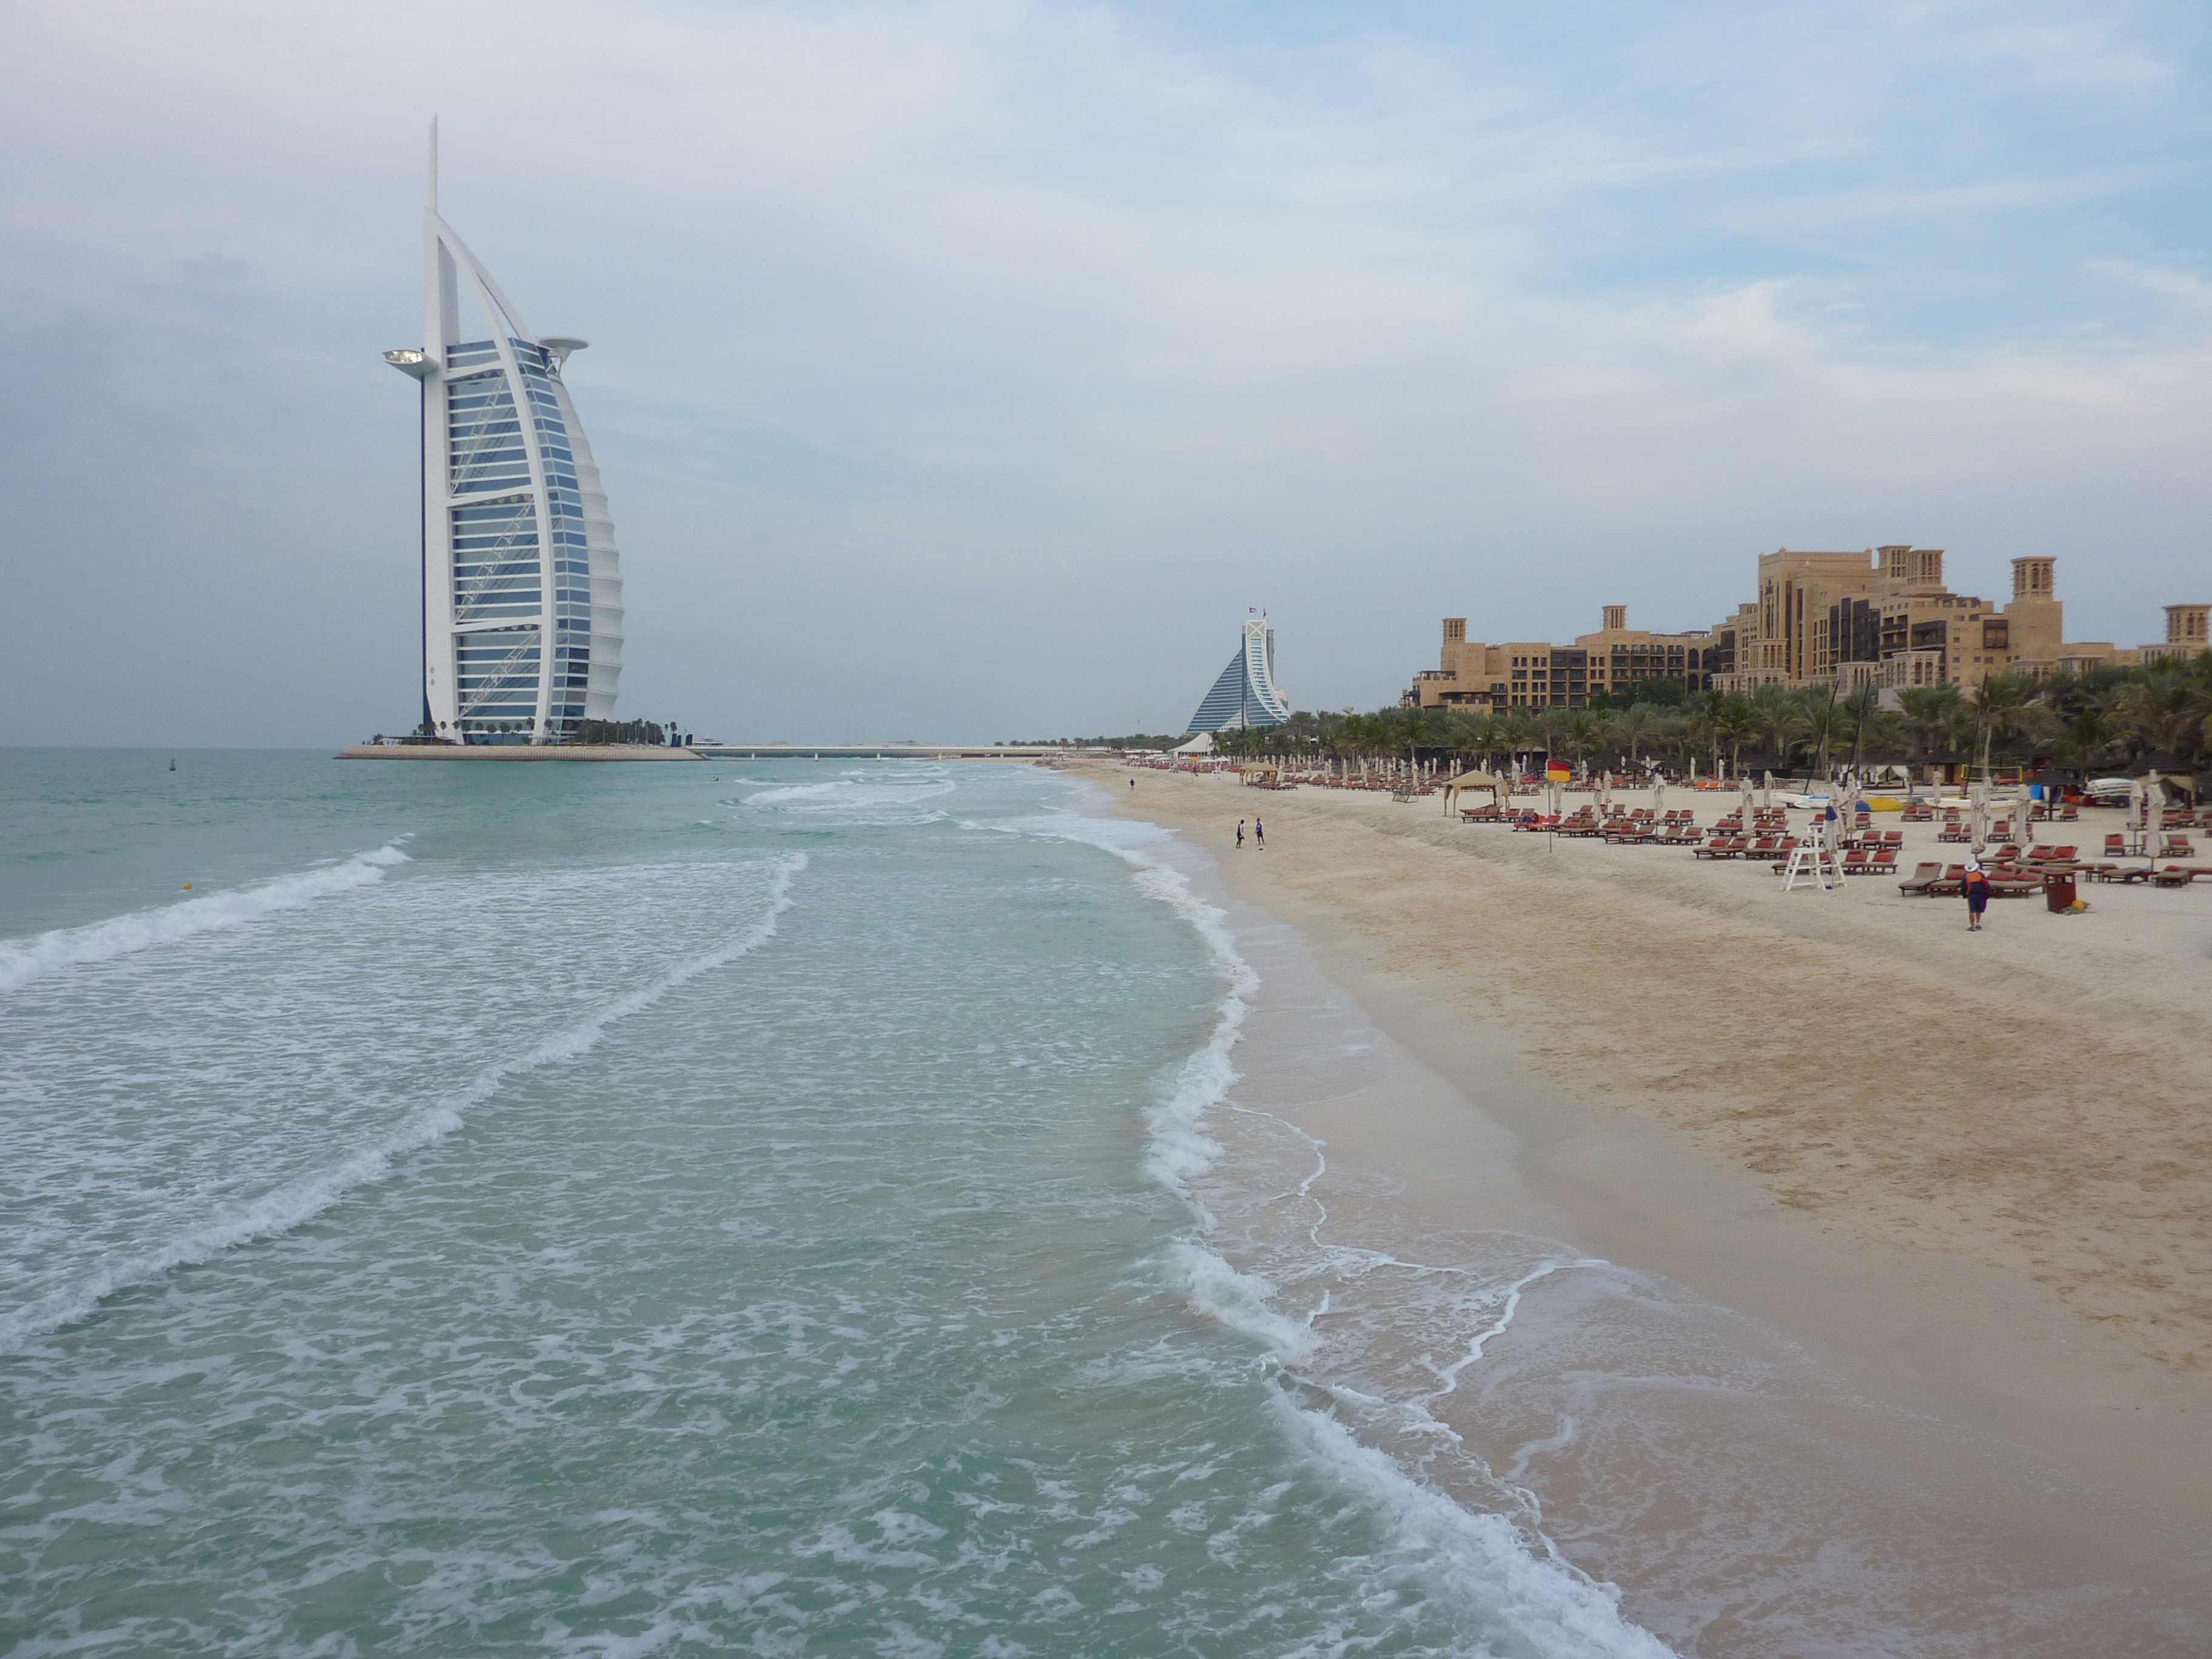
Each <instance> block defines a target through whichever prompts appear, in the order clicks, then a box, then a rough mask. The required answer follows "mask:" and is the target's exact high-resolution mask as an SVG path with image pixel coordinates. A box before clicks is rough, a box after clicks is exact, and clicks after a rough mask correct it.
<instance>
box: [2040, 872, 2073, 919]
mask: <svg viewBox="0 0 2212 1659" xmlns="http://www.w3.org/2000/svg"><path fill="white" fill-rule="evenodd" d="M2043 902H2044V904H2045V906H2046V907H2047V908H2049V909H2050V911H2051V915H2054V916H2055V915H2062V914H2063V913H2064V912H2065V911H2068V910H2071V909H2072V908H2074V872H2072V871H2071V870H2068V871H2063V872H2061V871H2057V870H2053V871H2051V872H2049V873H2048V874H2046V875H2045V877H2044V878H2043Z"/></svg>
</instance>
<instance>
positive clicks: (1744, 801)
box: [1735, 772, 1751, 829]
mask: <svg viewBox="0 0 2212 1659" xmlns="http://www.w3.org/2000/svg"><path fill="white" fill-rule="evenodd" d="M1735 783H1736V795H1737V800H1736V804H1735V810H1736V811H1739V812H1741V814H1742V815H1743V827H1744V828H1745V829H1750V828H1751V774H1749V773H1748V772H1739V773H1737V774H1736V780H1735Z"/></svg>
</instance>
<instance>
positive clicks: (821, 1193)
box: [0, 751, 1666, 1659]
mask: <svg viewBox="0 0 2212 1659" xmlns="http://www.w3.org/2000/svg"><path fill="white" fill-rule="evenodd" d="M0 825H4V826H5V828H6V831H7V833H6V836H5V838H4V841H3V842H0V1091H4V1093H0V1154H4V1155H3V1156H0V1228H4V1235H0V1236H4V1238H5V1243H6V1249H5V1250H4V1252H0V1647H4V1648H6V1649H7V1650H9V1651H10V1652H13V1653H16V1654H21V1655H46V1654H63V1653H99V1654H101V1655H125V1654H183V1653H212V1652H222V1653H225V1654H232V1655H275V1654H298V1655H331V1656H341V1655H351V1654H364V1655H366V1654H390V1653H426V1654H539V1653H544V1654H590V1655H606V1656H612V1655H643V1654H653V1653H665V1654H678V1653H708V1652H726V1651H735V1652H744V1653H752V1654H776V1655H802V1654H823V1655H828V1654H837V1655H844V1654H866V1655H876V1654H883V1655H901V1656H906V1655H911V1656H929V1655H939V1654H959V1655H969V1654H974V1655H1005V1656H1012V1655H1022V1654H1032V1655H1085V1656H1109V1655H1168V1654H1188V1655H1205V1656H1216V1655H1219V1656H1232V1655H1233V1656H1242V1655H1258V1654H1267V1655H1285V1656H1287V1655H1338V1654H1346V1655H1349V1654H1379V1655H1409V1656H1410V1655H1421V1654H1455V1655H1460V1654H1465V1655H1476V1654H1484V1655H1498V1656H1522V1655H1526V1656H1561V1659H1564V1656H1583V1655H1589V1656H1598V1655H1636V1656H1656V1655H1658V1654H1661V1653H1662V1652H1664V1651H1666V1650H1665V1648H1664V1647H1663V1646H1662V1644H1661V1643H1659V1642H1658V1641H1657V1640H1656V1638H1653V1637H1652V1636H1651V1635H1650V1634H1649V1633H1647V1632H1645V1631H1644V1629H1642V1628H1640V1627H1639V1626H1638V1625H1637V1624H1636V1623H1634V1622H1632V1620H1630V1619H1629V1618H1628V1617H1626V1616H1625V1615H1624V1614H1623V1613H1622V1612H1621V1611H1620V1607H1619V1606H1618V1605H1617V1601H1616V1598H1615V1595H1614V1594H1613V1592H1612V1591H1611V1590H1610V1589H1609V1588H1608V1587H1607V1585H1605V1584H1604V1583H1601V1582H1600V1581H1599V1580H1598V1579H1597V1578H1596V1577H1593V1576H1592V1575H1590V1574H1589V1573H1588V1572H1586V1571H1583V1570H1581V1569H1580V1568H1578V1567H1577V1565H1574V1564H1573V1563H1572V1561H1571V1559H1568V1557H1567V1556H1566V1555H1565V1554H1564V1553H1562V1552H1561V1551H1560V1550H1559V1548H1558V1547H1557V1544H1556V1541H1555V1540H1553V1538H1552V1537H1551V1536H1550V1535H1549V1534H1547V1530H1546V1520H1545V1516H1543V1514H1542V1512H1541V1505H1540V1504H1538V1503H1537V1501H1536V1498H1535V1496H1534V1492H1533V1491H1532V1488H1531V1486H1529V1485H1528V1482H1527V1481H1526V1480H1522V1479H1520V1478H1517V1477H1518V1474H1519V1472H1518V1471H1506V1472H1505V1473H1506V1474H1513V1475H1515V1476H1516V1478H1515V1479H1510V1480H1508V1479H1504V1478H1502V1477H1500V1478H1493V1477H1491V1476H1490V1475H1489V1474H1488V1472H1487V1469H1486V1468H1484V1467H1479V1465H1480V1460H1479V1459H1476V1458H1474V1457H1473V1455H1472V1454H1471V1453H1464V1452H1463V1451H1462V1450H1459V1449H1455V1445H1456V1443H1455V1439H1454V1437H1452V1436H1451V1435H1450V1434H1449V1433H1448V1432H1446V1431H1442V1430H1441V1428H1440V1426H1439V1425H1437V1422H1436V1421H1435V1419H1432V1418H1431V1417H1430V1416H1428V1415H1427V1413H1426V1412H1425V1407H1424V1401H1425V1400H1426V1399H1427V1398H1428V1397H1430V1396H1431V1395H1433V1394H1434V1393H1435V1392H1436V1391H1437V1389H1439V1388H1441V1387H1442V1386H1443V1384H1442V1383H1438V1382H1437V1379H1438V1378H1439V1377H1443V1378H1446V1379H1448V1380H1449V1383H1451V1384H1452V1385H1453V1386H1455V1387H1456V1386H1457V1385H1458V1383H1459V1382H1460V1379H1461V1376H1462V1373H1463V1372H1464V1370H1465V1369H1466V1368H1467V1367H1468V1366H1469V1365H1471V1364H1476V1363H1477V1362H1479V1361H1480V1358H1481V1357H1482V1354H1483V1352H1484V1349H1485V1346H1486V1343H1488V1342H1489V1341H1490V1340H1491V1339H1492V1338H1493V1337H1494V1336H1495V1335H1496V1334H1498V1332H1500V1331H1503V1330H1504V1329H1505V1328H1507V1327H1508V1326H1509V1325H1510V1323H1511V1322H1512V1320H1513V1318H1514V1316H1515V1312H1516V1308H1517V1307H1518V1306H1519V1304H1520V1299H1521V1297H1522V1294H1523V1291H1524V1290H1525V1289H1526V1288H1527V1287H1528V1285H1531V1284H1533V1283H1537V1282H1541V1281H1542V1280H1543V1279H1545V1278H1546V1276H1547V1275H1556V1274H1557V1273H1562V1272H1565V1271H1567V1270H1568V1267H1569V1266H1570V1265H1571V1261H1572V1259H1573V1258H1572V1253H1571V1252H1565V1251H1563V1250H1562V1249H1561V1247H1557V1246H1554V1245H1552V1244H1549V1243H1545V1242H1544V1241H1541V1240H1528V1239H1522V1238H1516V1239H1515V1240H1513V1241H1512V1242H1510V1244H1509V1245H1508V1246H1506V1247H1505V1248H1501V1249H1498V1250H1496V1251H1494V1252H1492V1253H1491V1255H1488V1256H1486V1258H1485V1259H1484V1260H1483V1261H1480V1262H1479V1263H1476V1264H1474V1265H1471V1266H1470V1265H1467V1264H1462V1265H1461V1266H1458V1267H1453V1268H1451V1269H1449V1273H1452V1274H1456V1275H1457V1277H1456V1278H1452V1279H1450V1280H1449V1290H1450V1296H1449V1310H1447V1311H1448V1313H1449V1321H1456V1322H1457V1323H1456V1324H1455V1325H1454V1326H1453V1327H1452V1329H1451V1330H1450V1332H1449V1334H1448V1338H1447V1340H1441V1341H1440V1342H1438V1343H1437V1344H1435V1345H1432V1346H1435V1347H1436V1352H1437V1354H1438V1355H1440V1356H1441V1358H1428V1357H1426V1350H1424V1351H1423V1353H1424V1358H1423V1363H1422V1364H1419V1365H1414V1366H1413V1367H1412V1369H1413V1370H1415V1371H1418V1372H1419V1383H1420V1386H1419V1387H1410V1388H1399V1387H1396V1386H1395V1384H1394V1383H1392V1381H1391V1378H1392V1377H1393V1376H1396V1375H1398V1374H1399V1372H1401V1371H1402V1370H1406V1369H1407V1368H1406V1367H1404V1366H1402V1365H1399V1364H1397V1363H1396V1362H1395V1360H1394V1359H1393V1358H1392V1357H1391V1356H1390V1355H1389V1352H1387V1346H1384V1347H1377V1348H1376V1349H1375V1350H1374V1351H1373V1352H1370V1353H1366V1355H1365V1358H1362V1354H1363V1352H1364V1351H1363V1350H1362V1349H1361V1346H1360V1338H1359V1337H1358V1328H1357V1326H1356V1324H1355V1325H1354V1326H1352V1327H1346V1328H1340V1329H1338V1330H1337V1331H1336V1333H1335V1334H1328V1332H1329V1331H1330V1329H1331V1327H1330V1325H1329V1319H1330V1316H1331V1315H1332V1312H1333V1311H1340V1310H1343V1309H1345V1308H1346V1307H1347V1306H1349V1305H1350V1300H1349V1298H1350V1297H1351V1296H1352V1288H1356V1282H1357V1281H1358V1279H1359V1278H1360V1276H1361V1275H1362V1273H1367V1272H1370V1271H1372V1272H1376V1273H1383V1272H1386V1271H1387V1272H1397V1271H1400V1269H1401V1267H1402V1264H1400V1267H1392V1266H1391V1264H1390V1263H1389V1261H1388V1260H1387V1258H1386V1257H1385V1256H1384V1255H1381V1254H1378V1253H1376V1252H1374V1251H1368V1252H1364V1253H1361V1252H1346V1251H1345V1250H1343V1249H1335V1248H1332V1249H1329V1250H1328V1251H1325V1252H1322V1255H1320V1256H1318V1257H1304V1258H1302V1257H1297V1255H1296V1254H1295V1252H1292V1253H1290V1254H1285V1250H1286V1249H1287V1246H1286V1245H1285V1240H1291V1241H1293V1242H1294V1241H1295V1239H1296V1238H1297V1237H1304V1238H1306V1239H1307V1240H1308V1241H1309V1243H1315V1245H1316V1249H1319V1245H1318V1243H1317V1242H1316V1241H1318V1238H1319V1235H1318V1233H1317V1232H1316V1231H1315V1228H1316V1222H1315V1220H1314V1218H1313V1217H1312V1216H1310V1215H1308V1214H1306V1213H1305V1212H1304V1211H1305V1206H1310V1204H1311V1203H1312V1202H1313V1201H1314V1200H1313V1193H1312V1190H1311V1188H1312V1183H1313V1182H1314V1180H1315V1179H1316V1176H1317V1175H1318V1174H1319V1173H1320V1171H1321V1170H1322V1168H1323V1164H1324V1161H1325V1160H1324V1159H1323V1158H1322V1152H1321V1150H1320V1148H1319V1146H1318V1144H1317V1143H1315V1142H1312V1141H1311V1139H1310V1137H1304V1136H1302V1135H1301V1133H1299V1132H1298V1131H1297V1129H1296V1127H1295V1126H1294V1125H1293V1124H1292V1123H1291V1121H1289V1119H1288V1118H1287V1117H1284V1118H1273V1119H1270V1120H1269V1124H1270V1129H1269V1132H1268V1133H1267V1134H1263V1135H1261V1137H1260V1141H1259V1143H1256V1144H1255V1145H1254V1146H1251V1147H1250V1148H1249V1152H1250V1156H1249V1158H1247V1157H1246V1151H1245V1150H1240V1149H1243V1148H1245V1146H1246V1143H1248V1142H1250V1141H1251V1131H1250V1128H1249V1125H1243V1126H1240V1125H1239V1124H1238V1123H1237V1122H1232V1121H1229V1118H1228V1116H1227V1115H1228V1114H1231V1113H1235V1112H1244V1113H1248V1114H1249V1112H1251V1111H1253V1110H1254V1109H1255V1108H1254V1107H1253V1106H1252V1105H1250V1104H1249V1103H1245V1104H1241V1105H1240V1104H1237V1103H1232V1101H1231V1094H1232V1092H1233V1090H1234V1087H1235V1084H1236V1079H1237V1073H1238V1067H1239V1062H1240V1054H1241V1053H1243V1052H1249V1049H1250V1044H1249V1042H1248V1040H1247V1039H1248V1035H1249V1034H1248V1031H1247V1024H1248V1021H1249V1016H1250V1014H1251V1012H1252V1010H1253V1008H1254V1007H1255V1002H1256V1001H1257V1000H1258V999H1259V988H1260V983H1261V979H1260V975H1259V973H1258V971H1257V970H1255V967H1254V965H1253V962H1252V960H1251V959H1250V958H1249V957H1248V956H1247V955H1246V954H1245V953H1244V952H1243V951H1242V950H1241V949H1240V945H1239V939H1238V937H1237V933H1236V932H1235V931H1234V930H1233V929H1232V928H1231V927H1229V926H1227V925H1225V921H1224V916H1223V912H1222V910H1221V908H1219V907H1218V905H1216V904H1215V903H1213V902H1210V900H1209V899H1208V897H1206V896H1205V895H1204V893H1203V892H1202V891H1201V890H1200V888H1198V887H1194V882H1197V881H1199V879H1200V877H1201V875H1202V872H1200V870H1198V868H1197V867H1196V866H1195V864H1194V861H1193V860H1191V859H1190V858H1189V857H1188V855H1187V854H1182V852H1181V851H1180V849H1179V848H1177V847H1176V843H1175V842H1174V840H1173V838H1171V837H1170V836H1167V835H1165V834H1164V832H1161V831H1158V830H1155V829H1150V828H1149V827H1148V826H1144V825H1139V824H1131V823H1126V822H1122V821H1119V820H1115V819H1111V818H1108V817H1099V816H1097V815H1096V814H1095V810H1094V808H1093V806H1092V805H1091V803H1090V801H1089V800H1088V799H1086V797H1085V795H1084V794H1083V793H1081V792H1080V791H1079V789H1077V788H1075V787H1072V786H1071V785H1069V784H1068V783H1066V781H1062V780H1060V779H1058V778H1055V777H1054V776H1052V775H1048V774H1045V773H1042V772H1039V771H1036V770H1033V769H1025V768H1018V767H1012V766H988V765H985V766H965V767H958V768H955V767H939V766H930V765H924V764H919V763H884V764H873V765H861V766H854V765H850V764H840V763H828V762H823V763H803V762H784V763H774V764H762V763H746V764H745V765H744V766H742V767H739V766H735V765H732V764H728V763H721V764H717V763H703V764H671V765H660V766H643V765H637V766H580V765H568V766H556V765H463V764H435V763H415V764H408V763H383V764H370V763H362V764H339V763H332V762H331V761H328V760H326V759H324V758H322V757H310V756H294V755H258V754H207V753H198V754H187V755H183V756H180V757H178V765H177V768H176V769H175V770H174V771H171V770H169V769H167V757H165V756H160V755H153V754H133V753H109V754H56V753H40V752H29V751H17V752H15V753H13V754H9V755H8V756H6V757H4V759H0ZM187 883H189V884H191V885H190V889H189V890H187V888H186V884H187ZM1332 1030H1334V1028H1332V1027H1331V1026H1330V1025H1329V1024H1328V1021H1327V1020H1322V1021H1321V1022H1320V1023H1319V1024H1314V1023H1313V1022H1311V1021H1308V1022H1305V1039H1306V1040H1307V1041H1308V1042H1310V1043H1317V1044H1319V1048H1317V1049H1316V1051H1315V1054H1314V1059H1315V1060H1316V1065H1322V1066H1324V1069H1325V1065H1326V1063H1336V1062H1342V1063H1344V1064H1348V1065H1356V1064H1358V1054H1357V1052H1356V1051H1358V1050H1359V1049H1360V1048H1361V1047H1362V1043H1361V1042H1358V1041H1338V1040H1337V1038H1336V1036H1332V1035H1331V1032H1332ZM1323 1051H1327V1052H1323ZM1240 1159H1242V1160H1243V1162H1240ZM1240 1170H1243V1171H1245V1172H1247V1173H1249V1174H1251V1175H1252V1176H1253V1177H1254V1178H1255V1179H1257V1180H1259V1181H1260V1182H1261V1186H1257V1187H1255V1186H1254V1185H1252V1184H1250V1182H1249V1181H1243V1184H1240V1181H1241V1180H1242V1176H1240ZM1270 1182H1272V1183H1274V1184H1273V1185H1272V1186H1271V1185H1268V1184H1267V1183H1270ZM1263 1188H1264V1190H1263ZM1271 1216H1273V1217H1277V1218H1288V1225H1289V1226H1290V1231H1283V1229H1281V1228H1276V1229H1275V1230H1274V1231H1270V1230H1269V1225H1268V1218H1270V1217H1271ZM1301 1260H1303V1261H1306V1264H1307V1265H1306V1267H1304V1268H1299V1267H1297V1266H1296V1263H1297V1261H1301ZM1271 1272H1273V1273H1274V1274H1275V1275H1276V1276H1275V1277H1273V1278H1271V1277H1270V1273H1271ZM1294 1273H1306V1274H1307V1275H1308V1278H1309V1281H1310V1282H1304V1283H1301V1284H1297V1285H1292V1284H1291V1283H1290V1282H1288V1281H1289V1279H1290V1278H1291V1276H1292V1275H1293V1274H1294ZM1316 1273H1317V1274H1319V1275H1320V1277H1314V1275H1315V1274H1316ZM1323 1279H1326V1280H1327V1282H1326V1283H1323V1282H1322V1280H1323ZM1279 1281H1280V1282H1279ZM1407 1282H1408V1283H1421V1284H1430V1285H1438V1284H1443V1283H1445V1280H1444V1279H1441V1278H1438V1277H1437V1274H1436V1273H1430V1272H1429V1271H1428V1270H1427V1269H1425V1268H1422V1269H1415V1270H1411V1276H1410V1278H1409V1279H1408V1280H1407ZM1316 1286H1318V1287H1319V1288H1318V1289H1316ZM1449 1321H1448V1322H1449ZM1379 1329H1380V1328H1379V1327H1378V1330H1379ZM1378 1340H1379V1339H1378ZM1363 1366H1364V1367H1365V1370H1364V1371H1363V1369H1362V1368H1363ZM1440 1451H1442V1452H1444V1453H1448V1454H1449V1455H1446V1456H1444V1457H1443V1461H1442V1462H1439V1461H1438V1454H1439V1452H1440Z"/></svg>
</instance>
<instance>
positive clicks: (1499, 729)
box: [1490, 709, 1536, 773]
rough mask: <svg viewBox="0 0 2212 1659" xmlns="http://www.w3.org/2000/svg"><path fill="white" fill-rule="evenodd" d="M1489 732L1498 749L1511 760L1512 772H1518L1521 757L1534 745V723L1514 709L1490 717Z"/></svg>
mask: <svg viewBox="0 0 2212 1659" xmlns="http://www.w3.org/2000/svg"><path fill="white" fill-rule="evenodd" d="M1490 730H1491V734H1492V738H1493V740H1494V741H1495V742H1496V743H1497V744H1498V747H1499V748H1500V749H1502V750H1504V752H1505V754H1506V755H1507V756H1509V757H1510V758H1511V760H1512V762H1513V769H1514V771H1516V773H1517V772H1519V771H1520V770H1521V769H1522V765H1521V763H1522V759H1523V757H1526V756H1527V754H1528V750H1530V749H1531V748H1532V747H1534V744H1535V741H1536V722H1535V721H1534V720H1530V719H1529V718H1528V715H1526V714H1522V713H1521V712H1520V711H1519V710H1517V709H1516V710H1513V711H1510V712H1509V713H1506V714H1493V715H1492V716H1491V720H1490Z"/></svg>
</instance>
